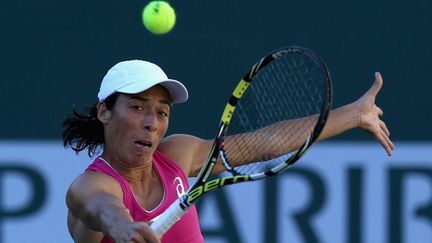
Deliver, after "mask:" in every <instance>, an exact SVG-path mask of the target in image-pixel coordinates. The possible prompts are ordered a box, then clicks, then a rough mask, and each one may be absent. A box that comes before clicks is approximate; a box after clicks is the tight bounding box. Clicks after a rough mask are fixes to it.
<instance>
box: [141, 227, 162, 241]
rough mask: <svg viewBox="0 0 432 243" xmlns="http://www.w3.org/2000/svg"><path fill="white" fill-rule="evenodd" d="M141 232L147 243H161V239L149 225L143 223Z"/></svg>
mask: <svg viewBox="0 0 432 243" xmlns="http://www.w3.org/2000/svg"><path fill="white" fill-rule="evenodd" d="M139 232H140V234H141V235H142V236H143V238H144V242H146V243H160V240H159V237H158V236H157V235H156V234H155V233H154V232H153V230H152V229H151V228H150V227H149V225H148V224H147V223H142V225H140V227H139Z"/></svg>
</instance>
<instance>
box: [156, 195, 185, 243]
mask: <svg viewBox="0 0 432 243" xmlns="http://www.w3.org/2000/svg"><path fill="white" fill-rule="evenodd" d="M188 209H189V208H184V209H183V208H182V207H181V206H180V198H179V199H177V200H176V201H175V202H174V203H172V204H171V206H169V208H167V209H166V210H165V212H163V213H162V214H161V215H159V216H158V217H157V219H156V220H155V221H154V222H153V223H152V224H151V225H150V228H151V229H152V230H153V231H154V232H155V233H156V235H158V236H159V237H161V236H162V235H163V234H165V232H167V231H168V230H169V229H170V228H171V226H173V225H174V224H175V223H176V222H177V221H178V220H179V219H180V218H181V217H182V216H183V215H184V214H185V213H186V212H187V211H188Z"/></svg>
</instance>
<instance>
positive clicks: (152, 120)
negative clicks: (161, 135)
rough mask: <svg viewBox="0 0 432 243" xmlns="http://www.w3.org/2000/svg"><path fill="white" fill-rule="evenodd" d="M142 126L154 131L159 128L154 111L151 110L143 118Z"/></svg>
mask: <svg viewBox="0 0 432 243" xmlns="http://www.w3.org/2000/svg"><path fill="white" fill-rule="evenodd" d="M142 126H143V128H144V129H145V130H147V131H150V132H154V131H156V130H157V119H156V114H155V112H153V111H149V112H147V113H146V115H145V116H144V118H143V122H142Z"/></svg>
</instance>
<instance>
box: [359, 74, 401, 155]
mask: <svg viewBox="0 0 432 243" xmlns="http://www.w3.org/2000/svg"><path fill="white" fill-rule="evenodd" d="M382 85H383V79H382V77H381V74H380V73H379V72H376V73H375V82H374V84H373V85H372V87H371V88H370V89H369V90H368V91H367V92H366V93H365V94H364V95H363V96H362V97H360V98H359V99H358V100H357V101H355V102H354V105H355V106H356V107H357V109H358V111H359V114H360V115H359V120H358V126H359V127H360V128H362V129H364V130H366V131H367V132H369V133H370V134H372V135H373V136H374V137H375V138H376V140H378V142H379V143H380V144H381V145H382V146H383V147H384V149H385V150H386V152H387V154H388V155H389V156H391V155H392V153H393V150H394V148H395V145H394V144H393V142H392V141H391V140H390V131H389V130H388V128H387V126H386V124H385V122H384V121H383V120H381V118H380V117H381V116H382V115H383V114H384V112H383V111H382V110H381V108H379V107H378V106H377V105H376V104H375V98H376V96H377V95H378V93H379V91H380V89H381V87H382Z"/></svg>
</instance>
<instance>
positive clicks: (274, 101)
mask: <svg viewBox="0 0 432 243" xmlns="http://www.w3.org/2000/svg"><path fill="white" fill-rule="evenodd" d="M325 85H326V83H325V79H324V76H323V74H322V71H321V68H320V67H319V66H318V65H317V63H316V62H314V60H312V59H311V58H309V57H306V56H304V55H302V54H297V53H290V54H287V55H285V56H283V57H281V58H278V59H276V60H275V61H272V62H271V63H269V64H268V65H267V66H265V67H264V68H262V69H261V70H260V71H259V72H258V73H257V74H256V75H255V76H254V77H253V78H252V81H251V86H250V87H249V88H248V90H247V91H246V92H245V93H244V95H243V96H242V97H241V99H240V100H239V101H238V104H237V106H236V111H235V112H234V114H233V117H232V119H231V122H230V125H229V127H228V130H227V137H226V141H225V146H224V156H225V159H226V161H227V162H228V163H229V164H230V166H231V167H233V168H234V169H233V170H234V172H235V173H239V174H247V175H251V174H254V173H262V172H266V171H268V170H270V169H271V168H273V167H275V166H276V165H278V164H280V163H284V162H285V161H286V160H287V156H288V155H289V154H291V153H292V152H293V151H295V150H296V149H298V148H299V147H300V146H301V145H302V144H303V143H304V142H305V141H306V139H308V137H309V135H310V134H311V133H312V131H313V129H314V127H315V125H316V123H317V119H318V114H319V113H320V111H321V108H322V104H323V102H324V101H325V97H324V96H325V92H323V89H325ZM287 121H288V122H287ZM288 157H289V156H288ZM245 164H246V165H245Z"/></svg>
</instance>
